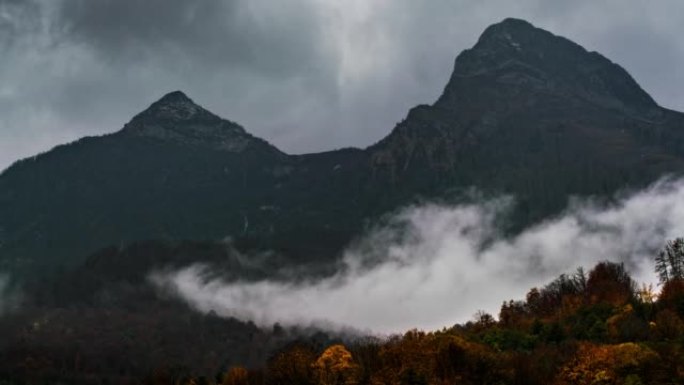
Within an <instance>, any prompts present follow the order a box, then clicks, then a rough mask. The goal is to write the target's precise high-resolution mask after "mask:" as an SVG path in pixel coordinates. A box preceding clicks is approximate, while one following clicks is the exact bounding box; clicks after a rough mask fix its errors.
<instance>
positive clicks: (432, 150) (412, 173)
mask: <svg viewBox="0 0 684 385" xmlns="http://www.w3.org/2000/svg"><path fill="white" fill-rule="evenodd" d="M682 170H684V117H683V116H682V114H680V113H677V112H673V111H669V110H665V109H663V108H661V107H659V106H658V105H657V104H656V103H655V102H654V101H653V99H652V98H651V97H650V96H649V95H648V94H647V93H646V92H644V91H643V90H642V89H641V88H640V87H639V85H638V84H637V83H636V82H635V81H634V79H632V78H631V76H629V74H628V73H627V72H626V71H624V69H622V68H621V67H619V66H618V65H617V64H614V63H612V62H611V61H609V60H608V59H606V58H604V57H603V56H601V55H600V54H598V53H595V52H587V51H586V50H585V49H583V48H582V47H580V46H579V45H577V44H575V43H573V42H571V41H569V40H567V39H565V38H562V37H558V36H555V35H553V34H551V33H550V32H547V31H544V30H541V29H538V28H535V27H534V26H532V25H531V24H529V23H527V22H525V21H522V20H515V19H506V20H504V21H502V22H501V23H498V24H495V25H493V26H491V27H489V28H487V30H486V31H485V32H484V33H483V34H482V36H481V37H480V39H479V40H478V42H477V43H476V44H475V45H474V46H473V47H472V48H471V49H468V50H466V51H464V52H462V53H461V54H460V55H459V56H458V57H457V58H456V61H455V65H454V71H453V74H452V76H451V78H450V80H449V82H448V84H447V86H446V87H445V89H444V93H443V95H442V96H441V97H440V98H439V99H438V100H437V101H436V102H435V103H434V104H432V105H420V106H417V107H415V108H413V109H412V110H411V111H410V112H409V113H408V115H407V117H406V119H404V120H403V121H402V122H400V123H399V124H398V125H397V126H396V127H395V128H394V129H393V130H392V132H391V133H390V134H389V135H388V136H387V137H386V138H384V139H383V140H381V141H380V142H378V143H376V144H374V145H372V146H370V147H368V148H367V149H363V150H361V149H345V150H339V151H331V152H326V153H320V154H309V155H297V156H290V155H286V154H284V153H282V152H281V151H279V150H278V149H277V148H275V147H274V146H272V145H270V144H268V143H267V142H265V141H264V140H262V139H259V138H256V137H254V136H252V135H250V134H249V133H247V132H246V131H245V130H244V129H243V128H242V127H240V126H239V125H237V124H236V123H233V122H230V121H227V120H224V119H221V118H219V117H217V116H216V115H213V114H212V113H210V112H209V111H207V110H205V109H203V108H202V107H200V106H198V105H196V104H195V103H193V102H192V100H190V99H189V98H188V97H187V96H185V95H184V94H182V93H181V92H172V93H170V94H168V95H166V96H164V97H163V98H161V99H160V100H159V101H157V102H156V103H154V104H152V105H151V106H150V108H148V109H147V110H145V111H143V112H142V113H140V114H139V115H137V116H136V117H134V118H133V119H132V120H131V121H130V122H129V123H128V124H127V125H126V126H125V127H124V128H123V129H122V130H121V131H119V132H117V133H114V134H111V135H106V136H103V137H96V138H84V139H82V140H80V141H77V142H75V143H71V144H69V145H65V146H60V147H58V148H55V149H54V150H52V151H50V152H48V153H46V154H43V155H40V156H38V157H35V158H31V159H27V160H24V161H21V162H18V163H17V164H15V165H14V166H12V167H11V168H9V169H8V170H6V171H5V172H4V173H3V174H2V175H0V261H1V263H2V266H5V267H11V268H12V269H19V270H21V268H20V267H21V266H24V267H25V269H24V270H26V271H28V270H30V268H33V267H35V266H40V267H45V268H46V269H47V268H50V269H52V268H56V267H58V266H65V267H68V268H69V267H73V266H76V265H78V264H79V263H81V262H82V261H83V260H84V258H85V256H86V255H87V254H89V253H91V252H93V251H94V250H97V249H99V248H101V247H104V246H107V245H124V244H127V243H130V242H133V241H136V240H143V239H160V240H166V241H174V240H182V239H194V240H216V239H223V238H225V237H232V238H233V239H235V240H236V242H237V244H239V245H243V246H245V247H258V248H274V249H276V250H278V251H280V252H281V253H283V254H284V255H287V256H289V257H290V258H292V259H296V260H307V261H310V260H329V259H330V258H334V257H335V255H336V253H337V252H339V251H340V250H341V248H342V247H343V246H344V245H345V244H346V243H347V242H348V241H349V240H350V239H351V238H353V237H354V236H355V235H356V234H358V233H359V232H361V231H363V225H364V223H368V221H369V220H371V221H372V220H373V219H374V218H377V217H378V216H379V215H381V214H382V213H385V212H387V211H389V210H392V209H395V208H397V207H400V206H402V205H405V204H407V203H410V202H413V201H414V200H416V199H417V198H418V197H422V198H441V199H444V198H446V197H450V198H453V197H458V193H459V191H461V190H465V189H469V188H470V187H476V188H478V189H480V190H482V191H484V192H485V193H489V194H501V193H504V194H512V195H514V196H515V197H516V198H517V200H518V203H519V204H518V208H517V211H516V213H515V214H514V217H513V218H512V222H513V223H514V228H515V226H518V227H519V226H524V225H525V224H529V223H531V222H533V221H535V220H538V219H540V218H543V217H544V216H547V215H550V214H553V213H556V212H558V210H561V209H562V208H563V207H564V205H565V204H566V201H567V199H568V197H569V196H571V195H607V194H611V193H613V192H614V191H616V190H618V189H621V188H625V187H633V186H641V185H644V184H646V183H650V182H652V181H654V180H655V179H657V178H658V177H660V176H661V175H663V174H665V173H680V172H681V171H682Z"/></svg>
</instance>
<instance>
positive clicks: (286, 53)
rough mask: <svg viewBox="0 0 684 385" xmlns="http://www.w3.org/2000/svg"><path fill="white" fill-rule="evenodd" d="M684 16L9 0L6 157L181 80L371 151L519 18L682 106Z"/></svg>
mask: <svg viewBox="0 0 684 385" xmlns="http://www.w3.org/2000/svg"><path fill="white" fill-rule="evenodd" d="M681 14H684V4H682V3H681V2H678V1H674V0H664V1H662V2H658V3H657V4H645V3H643V2H640V1H637V0H634V1H616V0H608V1H605V2H593V1H588V0H582V1H576V2H567V1H552V0H524V1H519V2H515V3H513V2H510V1H504V0H500V1H485V2H483V1H453V0H430V1H423V2H416V1H410V0H395V1H389V0H370V1H369V0H344V1H343V0H279V1H271V0H213V1H199V0H146V1H139V0H0V58H2V60H1V61H0V168H3V167H5V166H7V165H9V163H10V162H12V161H14V160H16V159H18V158H20V157H25V156H29V155H33V154H35V153H37V152H40V151H45V150H47V149H49V148H50V147H51V146H53V145H55V144H58V143H62V142H65V141H70V140H73V139H76V138H78V137H80V136H84V135H95V134H102V133H106V132H112V131H115V130H117V129H119V128H120V127H121V126H123V124H124V123H125V122H126V121H127V120H128V119H130V117H132V116H133V115H134V114H135V113H137V112H139V111H140V110H142V109H144V108H145V107H146V106H147V105H149V104H150V103H151V102H153V101H154V100H155V99H157V98H158V97H160V96H161V95H163V94H164V93H166V92H168V91H171V90H175V89H182V90H184V91H185V92H186V93H187V94H188V95H189V96H190V97H192V98H193V99H195V101H196V102H198V103H200V104H202V105H204V106H205V107H207V108H208V109H210V110H212V111H214V112H216V113H218V114H219V115H222V116H224V117H226V118H229V119H231V120H235V121H237V122H239V123H241V124H243V125H244V126H245V127H246V129H247V130H248V131H250V132H252V133H254V134H255V135H258V136H261V137H264V138H266V139H268V140H269V141H271V142H273V143H274V144H276V145H277V146H279V147H280V148H282V149H284V150H285V151H288V152H309V151H320V150H325V149H332V148H337V147H343V146H349V145H355V146H366V145H368V144H371V143H372V142H374V141H376V140H378V139H380V138H381V137H382V136H384V135H385V134H387V133H388V132H389V130H391V128H392V127H393V126H394V124H395V122H397V121H400V120H401V119H402V118H403V117H404V116H405V114H406V112H407V110H408V109H409V108H410V107H412V106H414V105H416V104H419V103H431V102H432V101H434V100H435V99H436V98H437V97H438V96H439V94H440V92H441V91H442V89H443V87H444V85H445V83H446V80H447V79H448V77H449V74H450V72H451V69H452V66H453V60H454V57H455V56H456V55H457V54H458V52H460V51H461V50H463V49H465V48H468V47H470V46H471V45H472V44H473V43H474V42H475V41H476V39H477V37H478V36H479V34H480V33H481V32H482V30H483V29H484V28H486V26H487V25H489V24H492V23H495V22H498V21H500V20H501V19H503V18H505V17H509V16H512V17H519V18H524V19H527V20H529V21H531V22H532V23H534V24H536V25H537V26H539V27H542V28H545V29H549V30H551V31H553V32H554V33H557V34H561V35H565V36H567V37H569V38H571V39H573V40H576V41H577V42H579V43H580V44H582V45H584V46H585V47H587V48H588V49H592V50H597V51H600V52H602V53H604V54H606V56H608V57H609V58H610V59H612V60H614V61H616V62H618V63H620V64H621V65H623V66H624V67H625V68H626V69H627V70H628V71H630V72H631V73H632V75H633V76H634V77H635V78H636V79H637V81H639V83H640V84H641V85H642V86H643V87H644V88H645V89H646V90H647V91H648V92H650V93H651V94H652V95H653V96H654V97H655V99H656V100H657V101H659V102H660V103H661V104H663V105H664V106H667V107H671V108H677V109H684V95H683V93H682V92H681V91H680V90H681V89H682V87H681V85H682V83H684V65H682V64H683V63H684V47H682V45H681V44H679V36H680V35H681V32H682V29H683V28H682V27H681V25H682V23H681V20H679V19H680V17H679V15H681Z"/></svg>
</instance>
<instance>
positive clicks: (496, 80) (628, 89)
mask: <svg viewBox="0 0 684 385" xmlns="http://www.w3.org/2000/svg"><path fill="white" fill-rule="evenodd" d="M473 91H478V93H480V94H482V95H483V96H484V95H487V98H491V97H492V96H496V95H499V96H502V97H506V98H508V99H510V97H511V96H514V95H517V96H515V98H519V97H520V96H521V95H527V96H528V97H529V98H531V99H530V102H533V100H532V99H538V100H548V99H549V98H550V97H551V98H556V99H557V101H559V102H560V101H561V100H563V101H564V102H567V103H570V104H574V103H577V102H581V103H586V102H588V103H590V104H593V105H595V106H598V107H601V108H609V109H614V110H620V111H623V112H629V113H630V114H632V113H637V112H638V113H653V111H654V110H655V109H657V104H656V103H655V101H654V100H653V99H652V98H651V97H650V96H649V95H648V94H647V93H646V92H645V91H644V90H643V89H641V87H640V86H639V85H638V84H637V83H636V81H634V79H633V78H632V77H631V76H630V75H629V74H628V73H627V71H625V70H624V69H623V68H622V67H620V66H619V65H617V64H615V63H613V62H611V61H610V60H608V59H607V58H605V57H604V56H602V55H601V54H599V53H596V52H589V51H587V50H586V49H584V48H583V47H582V46H580V45H579V44H576V43H574V42H572V41H570V40H568V39H566V38H564V37H561V36H557V35H554V34H553V33H551V32H548V31H546V30H544V29H541V28H537V27H535V26H534V25H532V24H530V23H529V22H527V21H525V20H520V19H513V18H508V19H504V20H503V21H501V22H499V23H496V24H493V25H491V26H489V27H487V29H485V31H484V32H483V33H482V35H481V36H480V38H479V39H478V41H477V43H476V44H475V45H474V46H473V47H472V48H471V49H467V50H465V51H463V52H462V53H461V54H460V55H458V57H457V58H456V62H455V65H454V71H453V73H452V76H451V79H450V80H449V83H448V84H447V86H446V88H445V92H444V95H442V97H441V98H440V101H439V102H438V103H441V104H442V105H443V106H448V105H452V106H453V105H457V104H463V102H464V99H465V100H472V99H473V97H472V94H473ZM465 93H468V95H466V94H465ZM454 103H456V104H454ZM630 111H631V112H630Z"/></svg>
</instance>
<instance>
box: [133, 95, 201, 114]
mask: <svg viewBox="0 0 684 385" xmlns="http://www.w3.org/2000/svg"><path fill="white" fill-rule="evenodd" d="M207 114H209V115H211V113H210V112H209V111H207V110H205V109H204V108H202V107H200V106H198V105H197V104H195V102H193V101H192V99H190V98H189V97H188V96H187V95H185V94H184V93H183V92H182V91H172V92H169V93H168V94H166V95H164V96H162V97H161V98H160V99H159V100H157V101H156V102H154V103H152V105H151V106H150V107H149V108H148V109H147V110H145V111H143V112H142V113H141V114H140V115H139V116H138V117H145V118H153V119H156V120H173V121H184V120H189V119H193V118H196V117H197V115H207Z"/></svg>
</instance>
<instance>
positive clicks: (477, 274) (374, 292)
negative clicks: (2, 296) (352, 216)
mask: <svg viewBox="0 0 684 385" xmlns="http://www.w3.org/2000/svg"><path fill="white" fill-rule="evenodd" d="M509 202H510V200H507V199H500V200H495V201H490V202H487V203H483V204H470V205H461V206H455V207H449V206H441V205H434V204H428V205H424V206H417V207H410V208H407V209H405V210H403V211H401V212H400V213H398V214H397V215H396V217H395V218H394V220H393V221H392V223H391V225H390V226H386V227H382V228H378V229H376V230H374V231H372V232H371V233H370V234H368V235H367V236H366V237H365V238H364V240H362V241H361V242H360V244H359V245H357V246H354V247H352V248H350V249H349V250H348V251H347V252H346V254H345V258H344V263H343V268H342V269H340V271H339V272H338V273H336V274H335V275H333V276H331V277H328V278H325V279H318V280H306V281H304V282H301V281H297V280H291V281H287V280H286V281H283V280H279V281H274V280H265V281H258V282H242V281H236V282H226V281H223V280H221V279H217V278H216V277H209V276H208V275H207V273H208V272H209V270H208V268H207V267H203V266H190V267H188V268H186V269H182V270H180V271H177V272H175V273H163V274H162V273H156V274H153V275H152V276H151V279H152V281H153V282H154V283H156V284H157V285H159V286H161V287H164V288H167V289H172V290H173V291H174V292H175V293H177V294H178V295H179V296H180V297H181V298H183V299H184V300H186V301H187V302H188V303H189V304H191V305H192V306H194V307H195V308H197V309H198V310H200V311H204V312H206V311H209V310H214V311H216V312H217V313H218V314H221V315H225V316H233V317H237V318H241V319H245V320H248V319H249V320H254V321H255V322H257V323H258V324H261V325H266V326H268V325H271V324H273V323H274V322H280V323H282V324H285V325H297V324H311V323H314V324H315V323H317V322H322V321H324V322H325V323H329V322H332V323H336V324H338V325H346V326H351V327H354V328H356V329H361V330H371V331H374V332H400V331H403V330H406V329H409V328H413V327H419V328H426V329H438V328H441V327H444V326H449V325H452V324H454V323H455V322H463V321H466V320H467V319H469V318H470V317H471V316H472V315H473V314H474V313H475V311H476V310H478V309H484V310H486V311H489V312H491V313H493V314H498V310H499V307H500V305H501V303H502V302H503V301H504V300H508V299H522V298H524V296H525V294H526V292H527V291H528V290H529V289H530V288H532V287H534V286H539V285H544V284H546V283H548V282H549V281H550V280H552V279H553V278H555V277H557V276H558V275H560V274H563V273H572V272H574V271H575V269H576V268H577V267H580V266H583V267H585V268H586V269H590V268H591V267H593V266H594V265H595V264H596V263H597V262H599V261H603V260H610V261H615V262H624V263H625V265H626V267H627V268H628V270H630V271H631V272H632V274H634V276H635V278H636V279H637V280H638V281H640V282H644V283H656V282H657V280H656V278H655V274H654V273H653V257H654V255H655V253H656V252H657V250H658V249H660V248H661V247H662V246H663V245H664V244H665V241H666V240H668V239H673V238H675V237H677V236H681V235H682V234H684V181H683V180H679V181H661V182H659V183H656V184H655V185H653V186H651V187H649V188H647V189H645V190H643V191H640V192H637V193H634V194H631V195H628V196H624V197H622V198H621V199H618V200H617V203H615V204H614V205H612V206H608V207H605V206H603V207H602V206H598V205H597V204H593V203H592V202H575V203H574V204H572V205H571V206H570V207H568V209H567V210H566V213H565V214H563V215H561V216H559V217H557V218H555V219H551V220H548V221H545V222H542V223H539V224H537V225H535V226H532V227H530V228H528V229H526V230H525V231H523V232H522V233H520V234H518V235H516V236H514V237H510V238H507V237H503V236H501V234H499V233H498V231H497V228H496V226H495V223H496V222H497V218H500V217H501V216H502V215H505V214H506V211H507V208H508V207H509V206H510V204H509ZM378 260H379V262H378ZM369 261H376V262H377V263H374V264H369Z"/></svg>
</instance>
